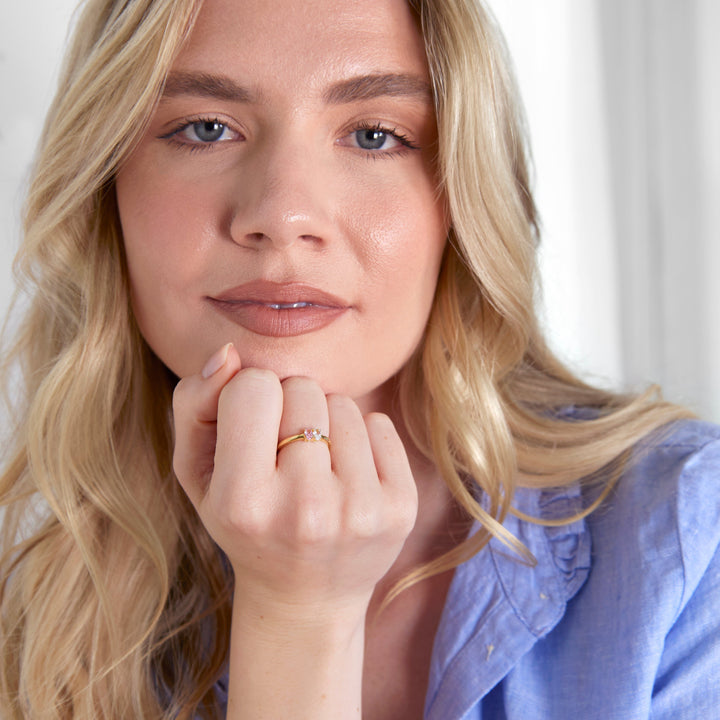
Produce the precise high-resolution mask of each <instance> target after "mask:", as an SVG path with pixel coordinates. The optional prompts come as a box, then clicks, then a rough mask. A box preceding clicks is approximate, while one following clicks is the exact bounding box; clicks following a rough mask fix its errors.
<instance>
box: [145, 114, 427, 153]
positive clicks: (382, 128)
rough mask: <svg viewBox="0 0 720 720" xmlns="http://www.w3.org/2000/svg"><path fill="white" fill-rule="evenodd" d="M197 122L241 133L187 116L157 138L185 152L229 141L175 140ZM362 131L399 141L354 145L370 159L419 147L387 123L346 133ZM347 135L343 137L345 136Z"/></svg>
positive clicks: (214, 120) (212, 120) (364, 124)
mask: <svg viewBox="0 0 720 720" xmlns="http://www.w3.org/2000/svg"><path fill="white" fill-rule="evenodd" d="M198 123H207V124H211V123H217V124H218V125H222V126H223V127H224V128H226V129H227V130H229V131H230V132H235V133H237V134H238V135H241V133H239V131H237V130H233V129H232V128H231V127H230V125H229V124H228V123H226V122H223V121H222V120H220V119H219V118H217V117H194V118H188V119H186V120H183V121H182V122H181V123H180V124H179V125H177V126H176V127H174V128H173V129H172V130H171V131H170V132H168V133H165V134H164V135H160V136H159V138H160V139H161V140H167V141H168V143H170V144H171V145H172V146H173V147H175V148H177V149H179V150H184V151H186V152H190V153H194V152H209V151H212V150H215V149H217V146H218V145H222V144H223V143H225V142H229V141H228V140H216V141H212V142H204V143H203V142H183V141H181V140H177V139H176V136H177V135H179V134H180V133H182V132H183V131H184V130H187V129H188V128H190V127H192V126H193V125H196V124H198ZM363 131H372V132H377V133H382V134H384V135H387V136H388V137H391V138H393V139H395V140H397V141H398V143H400V146H401V147H399V148H396V149H394V150H382V149H380V150H376V151H372V150H366V149H364V148H360V147H355V148H354V149H355V150H359V151H360V152H362V153H363V154H364V155H365V156H366V157H367V158H368V159H372V160H379V159H382V158H391V157H402V156H403V155H405V154H406V152H407V151H408V150H419V149H420V147H419V146H418V145H417V144H415V143H414V142H413V141H412V140H410V138H409V137H408V136H407V135H405V134H404V133H403V132H401V131H400V130H398V129H397V128H396V127H393V128H390V127H388V126H387V125H384V124H383V123H380V122H377V123H372V122H361V123H359V124H357V125H355V126H354V127H353V129H352V130H351V131H350V132H349V133H348V134H347V135H352V134H354V133H357V132H363ZM347 135H346V136H345V137H347Z"/></svg>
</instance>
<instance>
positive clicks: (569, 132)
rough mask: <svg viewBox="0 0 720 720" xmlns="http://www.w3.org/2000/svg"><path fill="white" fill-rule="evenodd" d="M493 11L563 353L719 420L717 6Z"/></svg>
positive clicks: (619, 0)
mask: <svg viewBox="0 0 720 720" xmlns="http://www.w3.org/2000/svg"><path fill="white" fill-rule="evenodd" d="M491 5H492V7H493V9H494V11H495V14H496V16H497V17H498V20H499V22H500V24H501V25H502V27H503V29H504V30H505V32H506V35H507V36H508V42H509V45H510V49H511V53H512V54H513V56H514V57H515V61H516V65H517V70H518V74H519V77H520V84H521V91H522V93H523V95H524V97H525V100H526V105H527V109H528V116H529V124H530V128H531V134H532V137H533V143H534V151H535V161H536V162H535V164H536V177H537V190H538V202H539V204H540V211H541V213H542V215H543V218H544V228H545V233H544V240H543V250H542V253H543V254H542V272H543V278H544V283H545V317H546V324H547V327H548V331H549V333H550V336H551V338H552V340H553V344H554V346H555V347H556V349H557V350H558V352H559V353H560V355H561V356H563V357H565V358H566V359H567V360H568V361H569V362H570V363H571V364H572V365H574V366H575V367H577V368H578V369H580V370H584V372H585V374H586V375H590V376H591V377H593V378H594V379H600V381H601V382H603V381H604V382H607V383H609V384H620V385H621V386H625V387H631V388H639V387H643V386H644V385H645V384H646V383H647V382H657V383H660V384H661V385H662V386H663V388H664V390H665V394H666V396H668V397H669V398H671V399H673V400H678V401H681V402H685V403H687V404H689V405H690V406H691V407H693V408H694V409H696V410H697V411H698V412H699V413H701V414H702V415H704V416H705V417H709V418H713V419H715V420H720V287H719V284H718V281H717V275H718V274H719V273H720V230H719V228H720V136H719V133H720V82H718V80H717V77H716V75H717V71H718V69H720V46H719V45H718V43H717V38H718V37H719V36H720V3H717V2H716V1H715V0H543V2H537V0H492V3H491Z"/></svg>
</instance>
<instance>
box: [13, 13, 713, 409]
mask: <svg viewBox="0 0 720 720" xmlns="http://www.w3.org/2000/svg"><path fill="white" fill-rule="evenodd" d="M75 4H76V0H35V2H32V3H9V4H8V5H7V7H5V8H3V17H4V19H3V23H2V24H0V98H1V99H2V100H1V107H2V110H3V112H2V122H1V123H0V311H2V313H3V314H4V311H5V309H6V308H7V305H8V302H9V299H10V295H11V291H12V278H11V267H10V266H11V262H12V257H13V255H14V253H15V250H16V248H17V245H18V241H19V215H20V207H21V205H22V197H23V192H24V187H25V183H26V179H27V173H28V168H29V166H30V163H31V160H32V155H33V150H34V146H35V143H36V141H37V138H38V136H39V134H40V131H41V127H42V122H43V116H44V114H45V109H46V107H47V106H48V104H49V102H50V99H51V97H52V92H53V87H54V84H55V81H56V77H57V69H58V64H59V58H60V56H61V53H62V48H63V46H64V43H65V39H66V36H67V30H68V26H69V23H70V22H71V18H72V15H73V11H74V8H75ZM490 6H491V8H492V9H493V11H494V13H495V15H496V17H497V18H498V21H499V23H500V25H501V26H502V28H503V30H504V32H505V34H506V37H507V40H508V44H509V47H510V51H511V54H512V56H513V58H514V61H515V66H516V70H517V74H518V78H519V83H520V90H521V93H522V95H523V98H524V100H525V105H526V109H527V115H528V121H529V127H530V131H531V137H532V143H533V150H534V160H535V186H536V190H537V202H538V205H539V208H540V213H541V216H542V222H543V230H544V232H543V240H542V251H541V253H542V254H541V264H542V275H543V283H544V291H543V317H544V322H545V325H546V328H547V331H548V334H549V336H550V338H551V342H552V345H553V347H554V348H555V349H556V351H557V352H558V353H559V355H560V356H561V357H562V358H563V359H565V360H566V362H568V363H569V364H570V365H571V366H572V367H573V368H574V369H575V370H576V371H578V372H579V373H580V374H581V375H582V376H584V377H585V378H587V379H589V380H591V381H592V382H595V383H599V384H601V385H603V386H607V387H620V388H627V389H641V388H644V387H645V386H646V385H647V384H649V383H659V384H661V385H662V386H663V388H664V392H665V395H666V396H667V397H668V398H669V399H672V400H676V401H679V402H683V403H685V404H688V405H689V406H690V407H692V408H693V409H694V410H695V411H696V412H698V413H699V414H701V415H702V416H704V417H706V418H709V419H714V420H716V421H720V282H719V281H718V276H719V275H720V82H718V79H717V74H718V70H720V43H718V42H717V38H718V37H720V2H717V0H490Z"/></svg>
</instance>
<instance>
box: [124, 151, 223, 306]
mask: <svg viewBox="0 0 720 720" xmlns="http://www.w3.org/2000/svg"><path fill="white" fill-rule="evenodd" d="M116 193H117V201H118V211H119V215H120V223H121V227H122V233H123V241H124V246H125V253H126V256H127V262H128V271H129V274H130V282H131V286H132V291H133V295H134V296H135V300H136V301H139V302H142V301H143V299H144V297H145V296H148V295H149V296H153V295H157V294H159V293H168V292H171V293H172V291H173V288H174V287H182V286H183V285H184V284H186V283H187V282H188V280H189V279H190V278H191V277H192V275H193V274H194V273H196V272H198V271H199V270H200V269H201V268H202V265H203V263H202V262H201V260H202V258H203V257H204V255H205V251H206V248H207V246H208V243H209V238H210V237H211V235H212V226H213V222H212V219H211V218H212V217H213V215H212V212H213V211H212V210H211V205H210V204H209V202H208V198H205V197H202V196H199V195H198V194H197V192H194V193H191V192H188V189H187V185H186V184H182V183H178V182H175V183H173V181H172V178H159V177H157V176H154V175H148V174H145V173H143V172H140V171H135V168H134V167H133V165H130V166H129V167H127V168H126V169H125V170H124V171H123V172H122V173H121V174H120V175H119V176H118V179H117V183H116Z"/></svg>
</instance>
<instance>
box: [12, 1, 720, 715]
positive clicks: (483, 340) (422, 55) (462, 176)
mask: <svg viewBox="0 0 720 720" xmlns="http://www.w3.org/2000/svg"><path fill="white" fill-rule="evenodd" d="M527 175H528V173H527V166H526V160H525V148H524V145H523V137H522V122H521V117H520V114H519V106H518V102H517V99H516V97H515V92H514V86H513V82H512V78H511V76H510V73H509V70H508V61H507V58H506V57H505V55H504V50H503V46H502V43H501V41H500V39H499V37H498V34H497V31H496V30H495V28H494V26H493V24H492V22H491V20H490V18H489V17H488V15H487V13H486V11H485V10H484V9H483V7H482V6H481V5H480V4H479V2H477V0H466V1H463V0H445V1H444V2H443V1H441V0H436V1H435V2H423V3H420V2H418V3H411V4H410V5H408V4H406V3H405V2H401V1H400V0H369V2H365V3H362V4H356V3H344V2H338V1H337V0H312V1H311V2H305V3H294V2H291V1H290V0H273V2H272V3H268V2H267V1H265V2H258V1H256V0H205V2H204V3H202V6H201V5H200V3H199V2H194V1H193V0H183V1H180V0H172V1H170V0H167V1H164V2H160V1H158V0H155V1H154V2H150V1H149V0H145V1H144V2H141V1H139V0H136V1H135V2H132V3H125V2H119V1H117V2H111V1H110V0H95V1H93V0H91V1H90V2H88V3H87V5H86V8H85V10H84V13H83V15H82V16H81V19H80V20H79V22H78V26H77V29H76V31H75V40H74V43H73V45H72V48H71V51H70V54H69V57H68V62H67V65H66V67H65V72H64V75H63V79H62V81H61V84H60V89H59V92H58V96H57V99H56V101H55V103H54V105H53V107H52V109H51V111H50V115H49V119H48V122H47V125H46V130H45V136H44V140H43V145H42V148H41V151H40V154H39V156H38V160H37V167H36V172H35V177H34V180H33V184H32V187H31V192H30V196H29V200H28V205H27V211H26V223H25V228H26V231H25V233H26V234H25V242H24V245H23V248H22V250H21V254H20V258H19V261H18V268H19V270H20V273H21V277H22V278H23V279H24V281H25V288H26V290H27V292H28V293H29V294H30V297H31V302H30V306H29V309H28V316H27V319H26V321H25V323H24V324H23V326H22V331H21V334H20V336H19V338H18V339H17V341H16V343H15V344H14V346H13V348H12V352H11V353H9V356H8V359H7V362H6V367H7V368H8V369H7V371H6V378H7V379H6V385H7V384H9V383H10V380H11V377H14V376H11V375H10V373H11V371H12V369H13V368H20V369H21V370H22V374H23V377H24V381H25V387H26V394H25V396H24V397H23V398H22V399H21V400H20V402H19V403H18V406H17V408H16V410H15V417H16V418H17V428H16V431H15V444H14V447H13V454H12V455H11V456H10V457H9V460H8V463H7V469H6V470H5V472H4V475H3V477H2V491H1V492H2V498H3V504H4V506H5V508H6V511H5V512H6V517H5V523H4V554H3V570H2V578H3V581H2V633H3V638H2V647H3V663H2V683H3V684H2V688H3V695H2V698H3V699H2V703H3V704H2V710H3V717H8V718H10V717H32V718H35V717H43V718H45V717H47V718H66V717H67V718H70V717H72V718H100V717H106V718H120V717H133V718H140V717H142V718H145V717H147V718H150V717H152V718H155V717H180V718H192V717H222V716H225V715H226V716H227V717H229V718H260V717H269V718H277V717H293V718H295V717H297V718H300V717H312V718H325V717H327V718H338V717H343V718H344V717H360V716H361V715H362V716H363V717H366V718H369V719H373V720H376V719H382V718H419V717H422V716H423V713H424V714H425V716H426V717H428V718H436V719H438V720H440V719H442V720H449V719H450V718H480V717H482V718H505V717H508V718H520V717H522V718H541V717H542V718H548V717H552V718H560V717H570V716H572V717H584V718H592V717H603V718H612V717H615V718H621V717H622V718H630V717H638V718H639V717H650V716H652V717H665V716H669V714H670V713H673V715H674V716H676V717H677V716H680V717H682V716H683V715H682V713H683V712H684V711H685V710H684V709H686V708H688V707H691V708H692V711H691V712H692V713H694V714H693V715H692V716H693V717H695V716H696V715H697V714H699V715H703V712H702V710H703V708H707V709H708V711H709V712H712V711H710V710H709V708H714V707H715V706H716V703H717V697H713V694H717V692H718V690H716V689H714V688H708V682H707V679H708V678H709V677H710V675H709V674H708V673H709V672H710V669H711V668H713V667H714V668H717V666H718V655H719V653H720V650H718V645H717V639H718V637H720V633H719V630H718V623H717V620H716V619H715V618H714V617H713V613H710V612H709V610H710V608H711V605H712V603H711V602H710V599H711V598H712V592H713V590H714V589H717V586H718V584H719V583H720V574H719V573H718V570H717V563H718V560H715V564H714V565H713V564H712V562H713V555H714V553H715V548H716V546H717V543H718V536H717V530H716V527H717V526H718V523H717V520H718V516H719V515H720V508H719V503H718V501H717V499H716V498H715V497H714V495H712V480H713V475H715V476H716V475H717V472H716V471H717V468H718V464H719V463H720V432H718V430H717V429H714V428H712V427H710V426H705V425H702V424H701V423H696V422H692V421H687V422H682V423H674V424H672V425H668V423H670V422H671V421H677V420H679V419H680V418H682V417H683V416H684V412H683V411H682V410H680V409H678V408H675V407H672V406H669V405H667V404H665V403H663V402H661V401H658V400H656V399H654V398H653V396H651V395H648V396H645V397H638V398H634V397H623V396H617V395H613V394H611V393H607V392H602V391H599V390H596V389H593V388H591V387H588V386H586V385H584V384H582V383H581V382H579V381H578V380H577V379H575V378H574V377H573V376H572V375H571V374H569V373H568V372H567V371H566V370H565V369H564V368H563V367H562V366H561V365H560V364H559V363H558V362H557V361H556V360H555V359H554V358H553V357H552V355H551V354H550V352H549V351H548V350H547V348H546V347H545V345H544V343H543V340H542V336H541V334H540V332H539V330H538V326H537V322H536V320H535V315H534V309H533V294H534V290H535V265H534V263H535V258H534V252H535V244H536V235H537V233H536V217H535V209H534V205H533V202H532V196H531V194H530V190H529V186H528V177H527ZM179 378H182V379H179ZM171 404H172V405H173V407H171ZM659 428H662V430H659V431H658V429H659ZM653 431H658V432H654V433H653ZM651 433H652V434H651ZM178 481H179V482H178ZM226 688H227V689H228V691H229V695H227V696H226V694H225V690H226ZM685 717H690V715H689V714H687V713H686V715H685Z"/></svg>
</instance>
